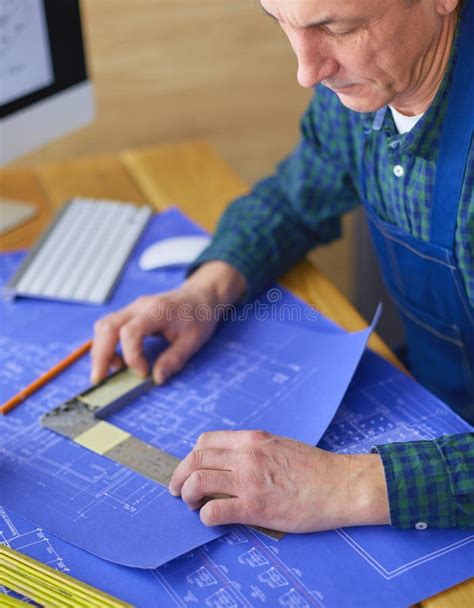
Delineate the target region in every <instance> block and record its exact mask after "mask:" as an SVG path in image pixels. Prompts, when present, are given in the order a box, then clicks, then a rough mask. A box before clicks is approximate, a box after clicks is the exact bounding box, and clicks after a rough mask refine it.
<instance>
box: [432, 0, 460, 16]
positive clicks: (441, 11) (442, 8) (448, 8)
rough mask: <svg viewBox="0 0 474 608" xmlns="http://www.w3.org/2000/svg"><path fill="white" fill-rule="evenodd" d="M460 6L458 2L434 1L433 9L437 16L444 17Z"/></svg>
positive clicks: (453, 0) (451, 0) (458, 0)
mask: <svg viewBox="0 0 474 608" xmlns="http://www.w3.org/2000/svg"><path fill="white" fill-rule="evenodd" d="M459 4H460V0H435V8H436V12H437V13H438V15H441V16H442V17H445V16H446V15H450V14H451V13H453V12H454V11H455V10H456V9H457V8H458V7H459Z"/></svg>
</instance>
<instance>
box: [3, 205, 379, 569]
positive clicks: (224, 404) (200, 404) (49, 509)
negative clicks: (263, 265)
mask: <svg viewBox="0 0 474 608" xmlns="http://www.w3.org/2000/svg"><path fill="white" fill-rule="evenodd" d="M166 215H167V216H168V219H167V217H166ZM166 215H164V217H163V216H159V217H156V218H154V220H152V221H151V222H150V225H149V227H148V228H147V230H148V233H146V234H145V235H144V236H145V240H144V242H143V243H142V245H141V247H142V248H143V247H145V246H146V244H147V238H148V240H156V238H157V236H158V234H160V232H161V233H162V232H163V222H164V223H165V224H166V221H168V222H169V221H171V222H173V221H174V222H176V221H177V217H176V216H177V213H176V212H171V213H170V214H166ZM182 221H183V220H181V222H182ZM139 255H140V251H137V253H136V255H135V257H134V258H133V259H132V260H131V262H130V264H129V266H128V267H127V269H126V271H125V275H124V278H123V280H122V282H121V283H120V284H119V285H118V287H117V290H116V292H115V293H114V295H113V298H112V300H111V302H110V303H109V304H107V305H105V306H87V305H73V304H65V303H58V302H49V301H46V300H29V299H21V298H20V299H18V300H16V301H7V302H2V303H0V314H1V316H2V318H3V319H4V320H5V323H4V324H3V325H2V326H4V327H5V330H3V331H2V333H1V335H0V365H1V366H0V399H1V400H2V401H5V400H6V399H7V398H8V397H9V396H11V394H12V393H13V394H14V393H15V392H16V391H17V390H19V389H21V388H22V387H24V386H26V385H27V384H28V383H29V382H30V381H31V380H33V379H34V378H35V377H37V376H38V375H40V373H42V372H44V371H45V369H48V367H50V366H51V365H52V364H54V363H55V362H57V361H58V360H60V359H61V358H63V357H64V356H65V355H66V354H67V353H68V352H70V351H71V350H72V349H73V348H75V347H77V346H78V345H79V344H81V343H83V342H84V341H85V340H86V339H87V338H88V337H89V336H90V332H91V331H92V327H93V322H94V320H95V319H97V318H98V317H99V316H102V315H103V314H105V313H106V312H108V311H110V310H113V309H115V308H117V307H120V306H121V305H123V303H125V302H129V301H130V300H131V299H132V298H133V295H134V294H136V295H138V294H139V293H143V292H145V293H147V292H149V293H156V292H157V291H160V290H161V291H164V290H165V289H169V288H170V287H172V286H173V285H176V284H179V282H180V281H181V280H182V278H183V270H181V271H176V270H175V271H166V272H163V271H162V272H159V273H147V272H146V271H142V270H140V269H139V267H138V264H137V261H136V260H137V259H138V258H139ZM18 259H19V258H18V256H17V257H15V254H13V255H10V256H8V255H6V256H2V262H3V269H2V273H3V274H4V275H5V278H6V275H8V273H9V272H10V273H11V272H13V268H14V266H15V263H18V261H17V260H18ZM152 290H153V291H152ZM275 291H276V290H273V292H272V293H274V292H275ZM281 293H283V292H281ZM278 304H280V305H283V302H281V303H280V302H279V303H278ZM298 306H299V309H300V310H305V309H306V307H305V306H304V305H303V304H302V303H298ZM310 321H311V323H310V325H311V327H313V326H312V323H315V326H314V331H313V329H312V330H310V329H308V328H305V327H303V326H298V327H292V326H290V325H289V324H283V323H276V322H274V321H272V320H268V319H261V318H257V316H256V314H253V315H252V314H250V313H248V314H246V315H245V316H244V317H243V318H242V319H240V320H239V319H235V320H233V321H230V322H228V323H225V324H223V325H222V326H221V327H220V328H219V329H218V331H217V332H216V335H215V337H214V338H213V340H212V341H211V342H210V343H209V344H208V345H206V347H205V348H204V349H203V350H202V351H201V352H200V353H199V354H198V355H197V356H196V357H195V358H194V359H193V360H192V361H191V362H190V364H189V365H188V366H187V367H186V369H185V370H184V371H183V372H182V373H181V374H179V375H178V376H177V377H176V378H174V379H172V380H170V382H169V383H167V384H166V385H165V386H163V387H153V388H152V389H150V391H147V392H146V393H144V394H143V395H141V396H140V397H138V398H137V399H135V400H134V401H133V403H130V404H129V405H128V406H126V407H124V408H123V409H122V410H121V411H119V412H118V413H116V414H114V415H112V416H110V417H109V418H108V422H110V423H112V424H114V425H116V426H118V427H120V428H122V429H123V430H125V431H127V432H129V433H131V434H132V435H134V436H136V437H137V438H138V439H141V440H143V441H146V442H148V443H150V444H152V445H154V446H155V447H157V448H160V449H161V450H164V451H166V452H169V453H170V454H171V455H173V456H175V457H178V458H183V457H184V456H185V455H186V454H187V453H188V452H189V451H190V450H191V449H192V447H193V445H194V444H195V442H196V440H197V438H198V437H199V435H200V434H201V433H202V432H203V431H205V430H215V429H230V430H235V429H245V428H264V429H266V430H268V431H270V432H274V433H278V434H281V435H285V436H287V437H294V438H298V439H300V440H302V441H309V442H316V441H317V440H318V439H319V437H320V436H321V435H322V433H323V432H324V430H325V429H326V428H327V425H328V424H329V422H330V420H331V418H332V417H333V415H334V413H335V411H336V409H337V407H338V405H339V403H340V400H341V399H342V396H343V394H344V392H345V390H346V387H347V385H348V383H349V381H350V379H351V377H352V375H353V373H354V371H355V368H356V366H357V363H358V361H359V359H360V356H361V355H362V352H363V349H364V347H365V343H366V341H367V338H368V335H369V333H370V328H369V329H367V330H364V331H362V332H356V333H354V334H347V333H345V332H333V333H331V332H324V331H323V332H321V333H320V332H319V329H320V326H321V324H318V323H317V321H316V322H314V319H310ZM316 343H317V344H318V348H315V344H316ZM162 347H163V343H162V342H160V340H159V339H150V340H148V342H147V344H146V348H147V351H148V354H149V355H150V356H152V355H153V353H155V354H156V352H158V351H159V349H160V348H162ZM89 368H90V362H89V360H88V358H87V357H84V358H83V359H81V360H80V361H78V362H76V363H75V364H74V365H72V366H71V367H70V368H68V369H67V370H66V371H65V372H64V373H62V374H61V375H60V376H58V377H57V378H55V379H54V381H52V382H51V383H49V384H47V385H46V386H45V387H44V388H43V389H41V390H40V391H39V392H37V393H36V394H34V395H33V396H32V397H31V398H30V399H28V400H27V402H25V403H24V404H22V406H20V407H18V408H17V409H15V410H14V411H13V412H11V414H9V415H8V416H5V417H2V418H1V419H0V465H1V466H0V504H1V503H2V502H3V503H5V504H6V505H7V506H9V507H10V508H12V509H13V510H16V511H19V513H20V514H21V515H23V516H25V517H27V518H30V519H31V518H33V517H34V518H35V521H36V522H37V523H38V524H39V525H41V527H43V528H45V529H47V530H49V531H51V532H55V533H56V534H58V535H59V536H61V537H63V538H65V539H66V540H69V541H70V542H73V543H76V544H78V546H80V547H83V548H86V549H88V550H90V551H91V552H93V553H95V554H97V555H99V556H101V557H104V558H108V559H111V560H113V561H117V563H125V564H126V565H134V566H137V567H152V566H157V565H159V564H160V563H164V562H166V561H169V559H172V558H173V557H176V556H177V555H179V554H181V553H183V552H184V551H186V550H188V549H190V548H192V547H193V546H197V545H200V544H202V543H205V542H207V541H209V540H211V539H213V538H216V537H218V536H220V535H221V534H223V533H224V531H225V530H224V529H210V528H205V527H204V526H202V524H201V522H200V520H199V517H198V514H196V513H193V512H190V511H189V510H188V509H187V508H186V507H185V506H184V504H183V503H182V502H181V501H178V500H176V499H175V498H173V497H172V496H171V495H170V494H169V493H168V491H167V489H166V488H164V487H162V486H160V485H159V484H157V483H155V482H153V481H150V480H148V479H147V478H145V477H143V476H142V475H139V474H137V473H134V472H133V471H131V470H129V469H127V468H125V467H124V466H122V465H119V464H117V463H115V462H113V461H111V460H108V459H107V458H104V457H103V456H101V455H98V454H95V453H93V452H91V451H89V450H87V449H86V448H84V447H82V446H79V445H77V444H74V442H72V441H70V440H68V439H66V438H64V437H60V436H58V435H57V434H56V433H54V432H52V431H50V430H49V429H45V428H43V427H42V426H41V424H40V422H39V419H40V417H41V416H42V415H43V414H44V413H46V412H48V411H50V410H52V409H54V408H55V407H57V406H58V405H60V404H61V403H64V402H65V401H67V400H68V399H70V398H71V397H73V396H75V395H76V394H78V393H79V392H82V391H83V390H84V389H85V388H87V385H88V382H89V381H88V378H89ZM316 394H318V416H315V415H314V407H315V402H314V395H316ZM295 403H297V404H298V408H297V409H295V407H294V404H295ZM32 489H34V491H33V493H31V490H32ZM27 498H28V500H27ZM157 512H159V513H160V515H161V517H160V518H157V517H156V515H155V514H156V513H157ZM131 521H133V523H134V532H133V534H132V533H131V532H130V533H129V534H127V533H122V534H121V535H117V534H116V530H117V529H122V530H129V529H130V525H129V524H130V522H131ZM104 522H105V523H104ZM178 522H179V524H178ZM177 525H181V526H182V527H183V526H184V528H185V529H186V531H187V533H186V534H183V535H181V536H180V537H178V538H176V537H174V536H173V534H172V531H173V529H174V528H175V526H177ZM149 534H152V535H154V536H156V537H157V538H160V539H161V541H162V544H161V545H155V546H150V545H149V544H148V543H146V540H147V538H148V536H149ZM144 547H145V551H144ZM146 550H148V551H149V552H150V553H149V555H148V554H147V553H146ZM125 560H129V561H125ZM134 560H136V561H134Z"/></svg>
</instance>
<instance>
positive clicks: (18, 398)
mask: <svg viewBox="0 0 474 608" xmlns="http://www.w3.org/2000/svg"><path fill="white" fill-rule="evenodd" d="M91 346H92V340H88V341H87V342H85V343H84V344H82V345H81V346H79V348H76V350H74V351H73V352H72V353H70V354H69V355H68V356H67V357H65V358H64V359H63V360H62V361H60V362H59V363H56V365H54V366H53V367H52V368H51V369H49V370H48V371H47V372H45V373H44V374H42V375H41V376H40V377H39V378H36V380H34V381H33V382H32V383H31V384H29V385H28V386H27V387H25V388H24V389H22V390H21V391H20V392H19V393H17V394H16V395H14V396H13V397H12V398H11V399H9V400H8V401H6V402H5V403H4V404H3V405H2V406H1V407H0V413H1V414H8V412H10V411H11V410H12V409H13V408H15V407H16V406H17V405H19V404H20V403H22V401H24V400H25V399H26V398H27V397H29V396H30V395H32V394H33V393H34V392H36V391H37V390H38V389H40V388H41V387H42V386H44V385H45V384H47V383H48V382H49V381H50V380H51V379H52V378H54V377H55V376H57V375H58V374H60V373H61V372H62V371H64V370H65V369H66V368H67V367H69V366H70V365H71V363H74V361H77V359H79V358H80V357H82V355H84V354H85V353H86V352H87V351H88V350H90V348H91Z"/></svg>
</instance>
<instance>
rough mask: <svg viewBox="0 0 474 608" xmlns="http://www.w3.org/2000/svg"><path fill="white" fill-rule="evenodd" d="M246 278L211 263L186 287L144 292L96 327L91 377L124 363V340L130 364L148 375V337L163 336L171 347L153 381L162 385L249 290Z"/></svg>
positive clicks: (157, 364) (158, 362)
mask: <svg viewBox="0 0 474 608" xmlns="http://www.w3.org/2000/svg"><path fill="white" fill-rule="evenodd" d="M245 288H246V284H245V279H244V277H243V276H242V275H241V274H240V272H238V271H237V270H236V269H234V268H233V267H232V266H230V265H228V264H226V263H225V262H219V261H215V262H208V263H207V264H204V265H203V266H201V267H200V268H199V269H198V270H197V271H196V272H195V273H194V274H193V275H191V277H190V278H189V279H188V280H187V281H186V282H185V283H183V285H182V286H181V287H179V288H178V289H175V290H173V291H169V292H166V293H163V294H157V295H150V296H142V297H140V298H138V299H137V300H135V301H134V302H132V303H131V304H129V305H128V306H126V307H125V308H122V309H121V310H118V311H116V312H114V313H112V314H110V315H107V316H106V317H103V318H102V319H100V320H99V321H97V322H96V323H95V325H94V342H93V345H92V351H91V356H92V373H91V380H92V382H93V383H97V382H99V381H100V380H102V379H103V378H105V377H106V375H107V373H108V371H109V369H110V368H111V367H117V366H118V365H120V363H121V360H120V358H119V357H118V355H117V354H116V350H115V349H116V346H117V344H118V342H119V341H120V343H121V346H122V353H123V359H124V361H125V364H126V365H127V366H128V367H130V368H131V369H133V370H134V371H136V372H137V373H138V374H140V375H142V376H146V375H147V374H148V373H149V371H150V370H149V369H148V363H147V361H146V359H145V357H144V354H143V340H144V338H145V337H146V336H149V335H156V334H161V335H162V336H164V338H166V340H167V341H168V342H169V346H168V347H167V348H166V349H165V350H164V351H163V352H162V353H161V354H160V355H159V356H158V358H157V359H156V361H155V362H154V364H153V369H152V374H153V379H154V381H155V382H156V383H157V384H163V382H165V381H166V380H167V378H169V377H170V376H171V375H173V374H175V373H176V372H178V371H180V370H181V369H182V368H183V367H184V365H185V364H186V362H187V361H188V360H189V359H190V358H191V357H192V356H193V355H194V354H195V353H196V352H197V351H198V350H199V349H200V348H201V347H202V346H203V345H204V344H205V343H206V342H207V341H208V340H209V339H210V338H211V336H212V335H213V333H214V331H215V329H216V327H217V325H218V323H219V321H220V319H221V317H222V312H223V310H224V307H225V306H227V305H230V304H234V303H235V302H237V301H238V300H239V299H240V298H241V297H242V295H243V293H244V292H245Z"/></svg>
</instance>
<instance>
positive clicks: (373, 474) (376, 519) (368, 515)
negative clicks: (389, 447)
mask: <svg viewBox="0 0 474 608" xmlns="http://www.w3.org/2000/svg"><path fill="white" fill-rule="evenodd" d="M348 475H349V481H348V487H349V501H348V502H349V505H348V510H349V512H348V519H349V524H348V525H350V526H369V525H383V524H389V523H390V509H389V504H388V495H387V484H386V482H385V472H384V468H383V464H382V459H381V458H380V456H378V454H351V455H350V461H349V471H348Z"/></svg>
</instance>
